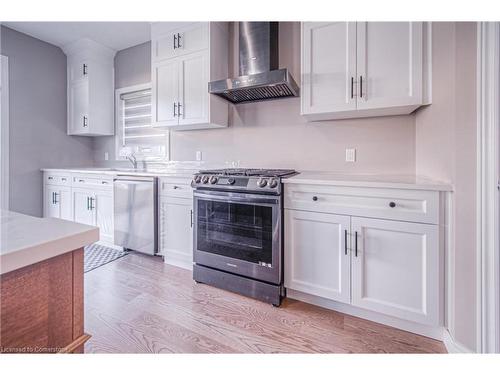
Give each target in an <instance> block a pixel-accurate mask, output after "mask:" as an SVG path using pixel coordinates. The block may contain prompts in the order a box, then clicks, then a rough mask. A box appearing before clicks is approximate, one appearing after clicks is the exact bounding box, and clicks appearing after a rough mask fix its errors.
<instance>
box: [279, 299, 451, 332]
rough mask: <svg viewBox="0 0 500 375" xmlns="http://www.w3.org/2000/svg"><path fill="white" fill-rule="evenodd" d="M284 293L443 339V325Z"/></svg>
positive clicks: (345, 312) (313, 303)
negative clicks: (414, 320) (426, 323)
mask: <svg viewBox="0 0 500 375" xmlns="http://www.w3.org/2000/svg"><path fill="white" fill-rule="evenodd" d="M286 294H287V297H288V298H293V299H296V300H299V301H303V302H307V303H310V304H312V305H317V306H321V307H324V308H327V309H330V310H335V311H338V312H341V313H344V314H348V315H353V316H356V317H358V318H363V319H366V320H371V321H374V322H377V323H380V324H385V325H388V326H391V327H395V328H398V329H401V330H403V331H408V332H412V333H416V334H418V335H422V336H426V337H430V338H432V339H435V340H439V341H442V340H443V333H444V331H446V329H445V328H444V327H433V326H426V325H424V324H420V323H415V322H410V321H407V320H403V319H399V318H394V317H391V316H388V315H384V314H380V313H377V312H373V311H369V310H365V309H362V308H359V307H355V306H351V305H347V304H345V303H341V302H337V301H332V300H329V299H326V298H322V297H317V296H312V295H310V294H306V293H302V292H298V291H296V290H292V289H287V290H286Z"/></svg>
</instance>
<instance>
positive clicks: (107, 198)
mask: <svg viewBox="0 0 500 375" xmlns="http://www.w3.org/2000/svg"><path fill="white" fill-rule="evenodd" d="M92 210H94V211H95V217H96V226H98V227H99V235H100V240H101V241H106V242H109V243H113V236H114V227H113V193H112V192H111V191H97V190H96V191H95V193H94V197H93V200H92Z"/></svg>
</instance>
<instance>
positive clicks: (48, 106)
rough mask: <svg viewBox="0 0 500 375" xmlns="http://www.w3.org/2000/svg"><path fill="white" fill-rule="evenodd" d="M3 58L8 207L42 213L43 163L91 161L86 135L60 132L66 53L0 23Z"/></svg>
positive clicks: (63, 129) (63, 114) (63, 116)
mask: <svg viewBox="0 0 500 375" xmlns="http://www.w3.org/2000/svg"><path fill="white" fill-rule="evenodd" d="M1 38H2V43H1V54H3V55H6V56H7V57H8V58H9V83H10V87H9V89H10V90H9V99H10V102H9V103H10V105H9V110H10V137H9V138H10V141H9V147H10V150H9V157H10V175H9V179H10V181H9V184H10V209H11V210H13V211H18V212H22V213H25V214H30V215H35V216H41V215H42V212H43V210H42V173H41V172H40V168H43V167H68V166H89V165H90V166H91V165H92V164H93V158H92V156H93V154H92V140H91V139H90V138H84V137H70V136H68V135H66V122H67V121H66V55H65V54H64V53H63V52H62V50H61V49H60V48H58V47H56V46H53V45H51V44H48V43H45V42H42V41H40V40H38V39H35V38H32V37H30V36H28V35H25V34H22V33H19V32H17V31H14V30H12V29H9V28H7V27H4V26H2V33H1Z"/></svg>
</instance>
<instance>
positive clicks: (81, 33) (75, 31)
mask: <svg viewBox="0 0 500 375" xmlns="http://www.w3.org/2000/svg"><path fill="white" fill-rule="evenodd" d="M2 24H3V25H5V26H7V27H10V28H11V29H14V30H17V31H20V32H22V33H25V34H28V35H30V36H32V37H35V38H37V39H41V40H43V41H45V42H48V43H51V44H54V45H56V46H59V47H62V46H64V45H65V44H68V43H70V42H74V41H75V40H78V39H81V38H89V39H92V40H93V41H95V42H97V43H100V44H103V45H105V46H106V47H109V48H111V49H114V50H115V51H120V50H122V49H125V48H129V47H132V46H135V45H137V44H141V43H144V42H147V41H149V40H151V24H150V23H149V22H2Z"/></svg>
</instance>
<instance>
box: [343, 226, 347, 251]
mask: <svg viewBox="0 0 500 375" xmlns="http://www.w3.org/2000/svg"><path fill="white" fill-rule="evenodd" d="M344 254H345V255H347V229H344Z"/></svg>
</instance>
